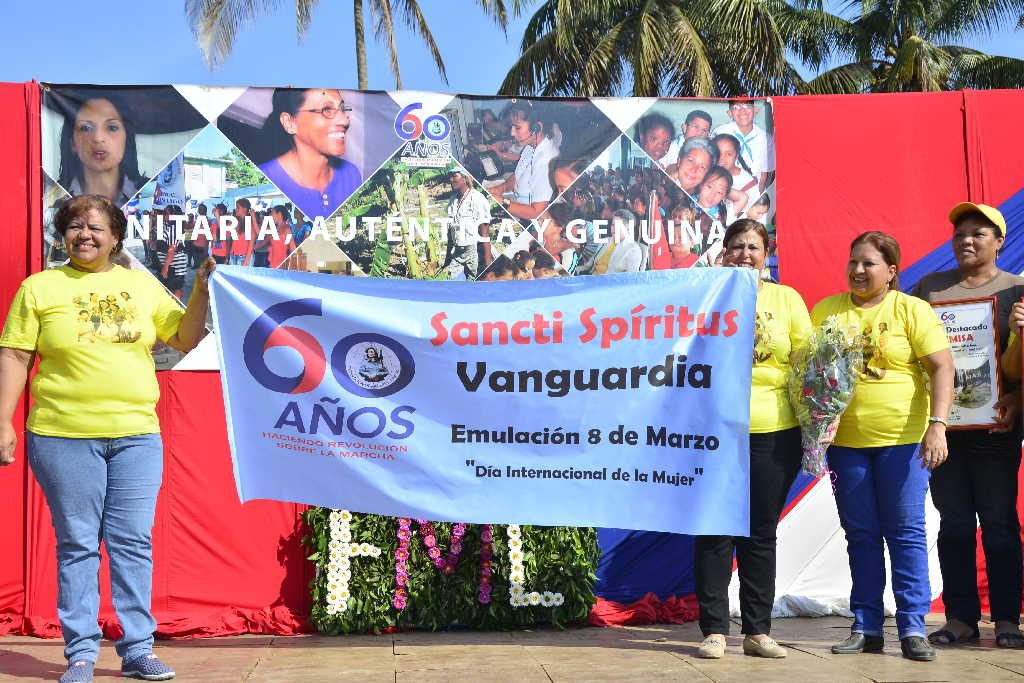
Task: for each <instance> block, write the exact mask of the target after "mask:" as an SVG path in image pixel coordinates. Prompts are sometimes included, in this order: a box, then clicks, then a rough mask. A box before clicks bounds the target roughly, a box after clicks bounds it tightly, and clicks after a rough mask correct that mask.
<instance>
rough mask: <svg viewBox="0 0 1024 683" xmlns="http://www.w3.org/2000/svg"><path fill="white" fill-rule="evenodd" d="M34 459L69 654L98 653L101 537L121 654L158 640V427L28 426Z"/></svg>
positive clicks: (141, 650) (71, 657) (75, 657)
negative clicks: (66, 431) (84, 431)
mask: <svg viewBox="0 0 1024 683" xmlns="http://www.w3.org/2000/svg"><path fill="white" fill-rule="evenodd" d="M26 434H27V441H28V444H27V445H28V461H29V465H30V466H31V467H32V473H33V474H34V475H35V477H36V480H37V481H38V482H39V485H40V486H41V487H42V489H43V493H44V494H45V495H46V502H47V504H48V505H49V507H50V514H51V516H52V518H53V528H54V531H55V532H56V536H57V587H58V593H57V615H58V616H59V617H60V624H61V630H62V631H63V634H64V642H65V643H66V647H65V648H64V656H65V657H67V659H68V661H79V660H90V661H93V662H95V661H96V658H97V657H98V656H99V648H100V638H101V637H102V634H101V633H100V629H99V624H98V617H99V608H100V587H99V569H100V551H99V547H100V540H101V539H102V540H103V543H104V545H105V546H106V548H107V555H108V557H109V558H110V584H111V596H112V597H113V599H114V608H115V610H116V611H117V617H118V619H119V620H120V622H121V627H122V628H123V629H124V635H123V636H122V637H121V639H120V640H118V641H117V643H116V649H117V654H118V655H120V656H121V657H122V658H126V659H132V658H134V657H137V656H139V655H142V654H146V653H148V652H149V651H150V650H151V649H152V647H153V631H154V630H155V629H156V621H155V620H154V619H153V615H152V614H151V613H150V599H151V594H152V584H153V553H152V549H153V545H152V530H153V517H154V514H155V512H156V496H157V492H158V491H159V490H160V481H161V478H162V476H163V445H162V443H161V440H160V435H159V434H141V435H139V436H126V437H121V438H115V439H71V438H65V437H57V436H42V435H39V434H34V433H32V432H27V433H26Z"/></svg>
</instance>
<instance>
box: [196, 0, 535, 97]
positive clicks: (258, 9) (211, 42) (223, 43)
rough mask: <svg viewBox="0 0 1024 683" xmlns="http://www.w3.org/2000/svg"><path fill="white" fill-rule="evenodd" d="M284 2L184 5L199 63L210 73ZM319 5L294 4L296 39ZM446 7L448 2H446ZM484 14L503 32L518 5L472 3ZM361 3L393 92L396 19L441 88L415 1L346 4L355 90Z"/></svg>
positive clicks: (199, 0)
mask: <svg viewBox="0 0 1024 683" xmlns="http://www.w3.org/2000/svg"><path fill="white" fill-rule="evenodd" d="M286 1H287V0H185V16H186V18H187V20H188V24H189V27H190V28H191V29H192V33H193V34H194V35H195V36H196V39H197V40H198V41H199V48H200V49H201V50H202V52H203V58H204V59H205V60H206V63H207V64H208V65H209V66H210V68H213V67H215V66H216V65H218V64H220V63H221V62H222V61H224V59H226V58H227V56H228V55H230V54H231V49H232V47H233V46H234V41H235V34H237V33H238V31H239V30H240V29H241V28H243V27H244V26H246V25H248V24H251V23H252V22H253V21H255V20H256V19H258V18H259V17H261V16H263V15H266V14H271V13H273V12H275V11H276V10H277V9H278V8H279V7H281V6H282V5H283V4H285V2H286ZM319 1H320V0H294V2H295V33H296V38H298V39H301V38H302V36H303V35H304V34H305V32H306V30H307V29H308V28H309V25H310V23H311V22H312V20H313V9H314V8H315V7H316V5H317V4H318V3H319ZM448 1H449V2H450V0H448ZM474 2H475V4H477V5H479V7H480V8H481V9H482V10H483V11H484V13H485V14H486V15H487V16H489V17H491V18H492V19H494V21H495V22H496V23H497V24H498V25H499V26H500V27H501V28H502V30H505V29H506V27H507V25H508V18H509V11H510V9H511V12H512V16H515V15H516V14H517V13H518V12H519V8H520V2H521V0H511V8H509V6H508V3H506V0H474ZM364 3H366V4H369V7H370V15H371V17H372V19H373V22H374V35H375V36H376V38H377V40H379V41H383V42H385V43H386V44H387V48H388V54H389V56H390V61H391V73H392V74H393V75H394V77H395V87H396V88H401V87H402V73H401V69H400V68H399V63H398V45H397V43H396V42H395V17H396V14H399V13H400V15H401V20H402V22H403V23H404V24H405V26H406V28H408V29H409V30H411V31H412V32H413V33H415V34H416V35H418V36H419V37H420V38H421V39H422V40H423V42H424V44H425V45H426V48H427V51H428V52H429V53H430V56H431V58H432V59H433V60H434V64H435V65H436V66H437V70H438V71H439V72H440V73H441V77H442V78H444V81H445V83H447V82H448V75H447V73H446V71H445V66H444V60H443V59H442V58H441V51H440V50H439V49H438V47H437V43H435V42H434V35H433V33H431V31H430V26H429V25H428V24H427V20H426V18H425V17H424V16H423V12H422V11H421V10H420V3H419V0H352V9H353V12H352V14H353V19H354V24H355V26H354V28H355V47H356V71H357V75H358V82H359V86H358V87H359V89H360V90H366V89H368V88H369V87H370V86H369V81H368V79H367V76H366V37H365V33H364V29H365V26H364V24H365V21H364Z"/></svg>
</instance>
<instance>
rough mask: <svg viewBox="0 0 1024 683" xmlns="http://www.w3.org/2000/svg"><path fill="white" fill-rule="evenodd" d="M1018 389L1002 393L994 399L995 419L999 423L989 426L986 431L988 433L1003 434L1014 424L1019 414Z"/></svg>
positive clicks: (1019, 399)
mask: <svg viewBox="0 0 1024 683" xmlns="http://www.w3.org/2000/svg"><path fill="white" fill-rule="evenodd" d="M1020 402H1021V398H1020V390H1019V389H1018V390H1017V391H1012V392H1010V393H1008V394H1003V395H1002V396H1000V397H999V400H998V401H996V404H995V406H993V407H994V408H995V409H996V416H995V417H996V421H997V422H998V423H999V426H998V427H991V428H990V429H989V430H988V432H989V434H1004V433H1006V432H1008V431H1010V430H1011V429H1013V425H1014V424H1016V422H1017V418H1018V417H1019V416H1020Z"/></svg>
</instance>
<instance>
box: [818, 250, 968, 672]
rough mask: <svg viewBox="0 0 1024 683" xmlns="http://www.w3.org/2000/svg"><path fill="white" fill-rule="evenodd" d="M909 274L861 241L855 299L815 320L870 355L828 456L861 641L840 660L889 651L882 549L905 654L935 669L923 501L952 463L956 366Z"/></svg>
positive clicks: (853, 262) (821, 306) (844, 649)
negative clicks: (903, 277)
mask: <svg viewBox="0 0 1024 683" xmlns="http://www.w3.org/2000/svg"><path fill="white" fill-rule="evenodd" d="M899 264H900V248H899V245H898V244H897V243H896V240H895V239H893V238H892V237H891V236H889V235H887V234H885V233H882V232H874V231H873V232H866V233H864V234H862V235H860V236H859V237H857V239H855V240H854V241H853V244H851V245H850V260H849V262H848V263H847V266H846V278H847V282H848V284H849V288H850V291H849V292H845V293H843V294H837V295H835V296H830V297H827V298H825V299H822V300H821V301H820V302H818V304H817V305H816V306H815V307H814V310H813V311H811V320H812V321H813V322H814V324H815V325H820V324H821V323H822V322H824V321H825V320H826V319H828V318H833V317H834V318H838V327H839V328H840V329H845V330H850V333H851V336H854V337H855V338H857V341H858V343H859V344H860V345H861V347H862V351H863V353H864V366H863V367H862V368H861V369H860V371H859V374H860V377H859V380H858V382H857V385H856V388H855V390H854V394H853V398H852V400H851V401H850V405H849V406H848V407H847V409H846V411H845V412H844V413H843V416H842V419H841V420H840V423H839V429H838V430H837V432H836V436H835V440H834V441H833V445H832V446H831V448H829V451H828V462H829V467H830V469H831V470H832V472H833V473H834V474H835V495H836V506H837V507H838V509H839V519H840V522H841V523H842V525H843V530H844V531H845V532H846V543H847V552H848V553H849V556H850V574H851V576H852V579H853V586H852V588H851V590H850V610H851V611H852V612H853V627H852V629H851V631H852V633H851V635H850V637H849V638H847V639H846V640H845V641H843V642H842V643H839V644H837V645H835V646H833V647H832V652H833V653H835V654H850V653H855V652H878V651H881V650H882V647H883V638H882V623H883V620H884V611H883V607H882V593H883V591H884V589H885V561H884V554H883V540H884V542H885V544H886V545H888V547H889V557H890V564H891V566H892V589H893V594H894V595H895V597H896V625H897V627H898V630H899V637H900V646H901V649H902V651H903V656H904V657H906V658H908V659H915V660H919V661H931V660H933V659H935V651H934V650H933V649H932V647H931V646H930V645H929V644H928V641H927V640H926V639H925V628H924V616H925V615H926V614H927V613H928V611H929V609H930V607H931V598H932V596H931V588H930V585H929V582H928V547H927V545H926V543H925V526H924V499H925V494H926V493H927V492H928V477H929V473H930V471H931V470H932V469H934V468H935V467H938V466H939V465H941V464H942V463H943V462H944V461H945V459H946V453H947V450H946V419H947V416H948V415H949V409H950V406H951V404H952V402H953V357H952V355H951V354H950V351H949V340H948V339H947V338H946V331H945V328H944V327H943V326H942V323H941V322H940V321H939V319H938V317H937V316H936V315H935V313H934V311H933V310H932V308H931V306H929V305H928V304H927V303H926V302H924V301H922V300H921V299H918V298H916V297H912V296H909V295H907V294H903V293H902V292H900V291H899ZM880 336H881V337H882V338H881V339H880ZM929 386H930V389H929ZM918 459H919V460H920V462H918Z"/></svg>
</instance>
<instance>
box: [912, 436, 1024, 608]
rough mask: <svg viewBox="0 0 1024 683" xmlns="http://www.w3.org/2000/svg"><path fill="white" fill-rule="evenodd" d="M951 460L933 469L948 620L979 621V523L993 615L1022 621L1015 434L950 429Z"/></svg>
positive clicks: (1017, 442)
mask: <svg viewBox="0 0 1024 683" xmlns="http://www.w3.org/2000/svg"><path fill="white" fill-rule="evenodd" d="M946 439H947V441H948V443H949V459H947V460H946V462H944V463H942V465H940V466H939V467H937V468H936V469H935V471H934V472H932V502H933V503H934V504H935V508H936V509H937V510H938V511H939V515H940V521H939V538H938V544H937V545H938V550H939V566H940V567H941V568H942V601H943V603H944V604H945V606H946V618H947V619H956V620H958V621H962V622H963V623H965V624H977V623H978V621H979V620H980V619H981V601H980V600H979V598H978V561H977V552H978V536H977V534H978V524H979V523H980V525H981V545H982V547H983V548H984V550H985V569H986V572H987V574H988V588H989V605H990V609H989V611H990V612H991V614H992V621H1009V622H1012V623H1015V624H1016V623H1019V622H1020V604H1021V571H1022V567H1021V541H1020V522H1019V521H1018V520H1017V470H1018V469H1020V460H1021V451H1020V438H1019V435H1018V434H1012V433H1011V434H986V433H985V432H976V431H963V432H950V433H949V434H948V435H947V436H946Z"/></svg>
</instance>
